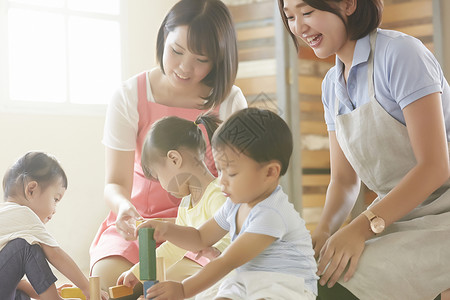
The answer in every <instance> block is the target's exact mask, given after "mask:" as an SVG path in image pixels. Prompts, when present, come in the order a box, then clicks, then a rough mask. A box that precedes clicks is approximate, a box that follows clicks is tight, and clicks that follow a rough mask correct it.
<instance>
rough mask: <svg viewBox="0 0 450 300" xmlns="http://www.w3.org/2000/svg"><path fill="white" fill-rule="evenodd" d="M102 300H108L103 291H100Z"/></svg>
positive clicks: (107, 295) (106, 294)
mask: <svg viewBox="0 0 450 300" xmlns="http://www.w3.org/2000/svg"><path fill="white" fill-rule="evenodd" d="M101 296H102V300H108V299H109V294H108V293H107V292H105V291H101Z"/></svg>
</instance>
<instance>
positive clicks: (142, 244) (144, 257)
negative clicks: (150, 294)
mask: <svg viewBox="0 0 450 300" xmlns="http://www.w3.org/2000/svg"><path fill="white" fill-rule="evenodd" d="M154 231H155V229H153V228H141V229H139V272H140V277H141V278H140V279H141V280H146V281H147V280H156V242H155V240H154V239H153V233H154Z"/></svg>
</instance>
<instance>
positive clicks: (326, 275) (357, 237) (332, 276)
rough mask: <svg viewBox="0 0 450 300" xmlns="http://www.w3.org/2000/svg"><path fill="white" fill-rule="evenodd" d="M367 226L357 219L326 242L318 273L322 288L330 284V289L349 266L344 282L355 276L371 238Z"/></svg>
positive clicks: (321, 254) (321, 253)
mask: <svg viewBox="0 0 450 300" xmlns="http://www.w3.org/2000/svg"><path fill="white" fill-rule="evenodd" d="M359 220H361V218H359ZM355 221H356V222H355ZM365 226H367V224H361V222H357V219H355V220H354V221H353V222H352V223H350V224H349V225H347V226H345V227H343V228H341V229H340V230H338V231H337V232H336V233H335V234H333V235H332V236H331V237H330V238H329V239H328V240H327V241H326V242H325V245H324V246H323V247H322V250H321V251H320V257H319V262H318V271H317V275H319V276H321V278H320V281H319V283H320V284H321V285H322V286H323V285H325V284H326V283H327V282H328V287H332V286H333V285H334V284H335V283H336V282H337V281H338V279H339V278H340V277H341V275H342V273H343V272H344V270H345V268H346V267H347V265H349V267H348V270H347V272H346V273H345V276H344V281H348V280H349V279H350V278H351V277H352V276H353V274H354V273H355V270H356V266H357V265H358V261H359V258H360V257H361V254H362V252H363V250H364V247H365V241H366V239H367V238H368V237H370V233H369V232H370V231H369V229H368V226H367V228H366V227H365Z"/></svg>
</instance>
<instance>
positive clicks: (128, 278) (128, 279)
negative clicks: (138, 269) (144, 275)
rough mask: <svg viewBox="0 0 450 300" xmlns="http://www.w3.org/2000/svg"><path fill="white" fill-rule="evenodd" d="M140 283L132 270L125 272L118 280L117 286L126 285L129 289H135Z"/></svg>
mask: <svg viewBox="0 0 450 300" xmlns="http://www.w3.org/2000/svg"><path fill="white" fill-rule="evenodd" d="M138 282H139V279H137V278H136V276H135V275H134V274H133V272H132V271H131V269H130V270H128V271H125V272H123V273H122V274H121V275H120V276H119V278H118V279H117V285H122V284H123V285H126V286H127V287H131V288H134V286H135V285H136V284H137V283H138Z"/></svg>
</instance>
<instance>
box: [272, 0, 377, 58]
mask: <svg viewBox="0 0 450 300" xmlns="http://www.w3.org/2000/svg"><path fill="white" fill-rule="evenodd" d="M342 1H344V0H303V2H305V3H306V4H307V5H309V6H311V7H313V8H315V9H318V10H322V11H328V12H331V13H333V14H335V15H337V16H338V17H339V18H341V20H342V22H343V23H344V24H345V27H346V29H347V33H348V35H349V37H350V39H351V40H358V39H360V38H362V37H365V36H366V35H368V34H369V33H371V32H372V31H374V30H375V29H376V28H377V27H378V26H380V24H381V18H382V16H383V0H358V1H357V4H356V10H355V12H354V13H353V14H352V15H350V16H349V17H348V19H347V22H345V20H344V17H343V16H342V15H341V13H340V12H339V11H338V10H337V9H336V6H337V5H334V4H338V3H339V2H342ZM355 1H356V0H355ZM283 7H284V0H278V8H279V10H280V13H281V19H282V20H283V23H284V27H285V28H286V29H287V31H288V32H289V34H290V36H291V38H292V40H293V41H294V45H295V47H296V48H297V51H298V40H297V37H296V36H295V35H294V34H293V33H292V32H291V30H290V29H289V25H288V21H287V19H286V15H285V14H284V10H283Z"/></svg>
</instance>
